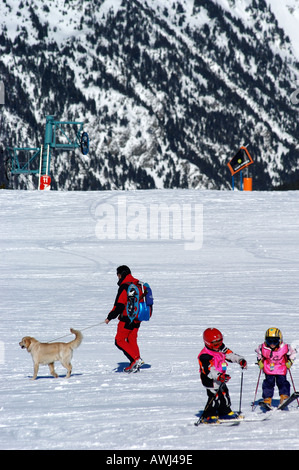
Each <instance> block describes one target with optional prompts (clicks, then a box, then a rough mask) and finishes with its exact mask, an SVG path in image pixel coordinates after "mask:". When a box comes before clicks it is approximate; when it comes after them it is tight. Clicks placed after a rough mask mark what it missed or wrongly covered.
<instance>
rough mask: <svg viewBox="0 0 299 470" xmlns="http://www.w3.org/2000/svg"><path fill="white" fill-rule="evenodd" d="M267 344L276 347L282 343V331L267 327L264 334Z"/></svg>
mask: <svg viewBox="0 0 299 470" xmlns="http://www.w3.org/2000/svg"><path fill="white" fill-rule="evenodd" d="M265 343H266V344H267V346H271V345H272V347H275V348H276V347H278V346H279V345H280V344H281V343H282V333H281V331H280V330H279V329H278V328H268V330H267V331H266V334H265Z"/></svg>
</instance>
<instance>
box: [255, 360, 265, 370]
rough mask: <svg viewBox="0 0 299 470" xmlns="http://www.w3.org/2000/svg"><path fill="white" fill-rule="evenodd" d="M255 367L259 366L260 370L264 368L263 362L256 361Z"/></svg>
mask: <svg viewBox="0 0 299 470" xmlns="http://www.w3.org/2000/svg"><path fill="white" fill-rule="evenodd" d="M257 365H258V366H259V368H260V369H263V368H264V362H263V361H262V360H261V359H260V360H259V361H257Z"/></svg>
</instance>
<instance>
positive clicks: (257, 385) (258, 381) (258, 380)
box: [251, 369, 262, 411]
mask: <svg viewBox="0 0 299 470" xmlns="http://www.w3.org/2000/svg"><path fill="white" fill-rule="evenodd" d="M261 373H262V369H260V373H259V376H258V379H257V384H256V389H255V395H254V399H253V403H252V410H251V411H253V410H254V408H255V406H254V402H255V399H256V395H257V391H258V388H259V383H260V377H261Z"/></svg>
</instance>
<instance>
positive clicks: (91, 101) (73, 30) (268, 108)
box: [0, 0, 299, 190]
mask: <svg viewBox="0 0 299 470" xmlns="http://www.w3.org/2000/svg"><path fill="white" fill-rule="evenodd" d="M0 15H1V24H0V80H2V81H3V82H4V84H5V104H4V105H0V141H1V144H0V145H1V146H2V150H4V149H5V147H6V146H7V145H11V146H40V145H41V144H42V143H43V136H44V127H45V117H46V115H54V116H55V117H56V119H57V120H76V121H78V120H79V121H81V120H83V121H84V122H85V128H86V130H87V131H88V133H89V135H90V142H91V149H90V153H89V154H88V155H87V156H82V155H81V154H80V152H79V151H76V152H71V153H66V152H64V153H62V152H60V153H58V152H56V153H55V154H53V158H52V180H53V185H52V187H53V188H54V189H56V188H57V189H83V190H87V189H113V188H121V189H130V188H178V187H181V188H186V187H188V188H209V189H216V188H217V189H225V188H229V187H230V184H231V178H230V173H229V170H228V168H227V166H226V164H227V162H228V160H229V159H230V158H232V156H233V155H234V154H235V152H236V151H237V150H238V148H239V146H240V145H245V144H246V145H247V144H248V149H249V151H250V153H251V155H252V157H253V159H254V162H255V163H254V165H252V166H251V167H250V169H251V171H252V173H253V178H254V189H271V188H273V187H277V186H279V185H281V184H288V183H291V182H294V181H296V180H298V179H299V162H298V156H299V148H298V117H299V114H298V113H299V106H298V105H295V104H293V103H292V102H291V100H290V96H291V94H292V92H293V91H294V90H296V88H298V87H299V65H298V63H299V40H298V35H297V31H298V26H299V2H298V0H286V1H285V2H281V1H280V0H238V1H235V0H174V1H172V2H169V1H168V0H151V1H146V0H130V1H127V0H90V1H82V0H68V1H67V0H49V1H48V2H47V3H44V2H42V1H41V0H30V1H28V0H4V1H3V2H1V4H0ZM4 158H5V151H4V154H3V156H2V175H1V180H2V179H3V159H4ZM36 184H37V181H36V177H28V176H26V177H24V176H23V177H14V179H13V180H11V181H10V183H9V185H10V187H13V188H17V187H22V188H24V187H27V188H31V187H36ZM6 185H8V184H6Z"/></svg>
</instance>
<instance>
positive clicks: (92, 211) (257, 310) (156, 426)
mask: <svg viewBox="0 0 299 470" xmlns="http://www.w3.org/2000/svg"><path fill="white" fill-rule="evenodd" d="M0 201H1V203H0V223H1V230H0V253H1V270H0V286H1V309H0V312H1V313H0V316H1V323H0V331H1V336H0V341H1V342H0V374H1V382H0V410H1V411H0V448H1V449H28V450H29V449H51V450H52V449H105V450H111V451H112V450H115V449H119V450H130V451H133V450H153V449H159V450H160V451H162V450H164V451H166V450H178V449H181V450H190V451H193V450H196V449H199V450H200V449H207V450H208V449H241V450H243V449H299V424H298V423H299V421H298V416H299V415H298V413H299V411H298V410H297V403H296V402H294V403H293V404H292V405H291V406H290V408H289V411H285V412H274V413H273V414H272V416H271V418H270V419H269V420H267V421H264V422H260V423H258V422H252V423H250V422H244V423H241V425H240V426H237V427H225V428H223V427H222V426H217V427H208V426H205V425H203V426H199V427H195V426H194V422H195V421H196V420H197V417H198V413H199V411H200V410H202V409H203V407H204V405H205V403H206V392H205V390H204V389H203V387H202V385H201V383H200V378H199V373H198V363H197V355H198V353H199V351H200V350H201V348H202V344H203V343H202V333H203V331H204V329H205V328H207V327H209V326H214V327H216V328H219V329H221V331H222V332H223V334H224V337H225V343H226V344H227V345H228V346H229V347H230V348H231V349H233V350H234V351H235V352H237V353H238V354H241V355H244V356H245V357H246V359H247V361H248V364H249V366H248V370H247V371H245V372H244V385H243V396H242V411H243V413H244V414H245V415H246V416H247V417H248V418H251V417H254V416H257V415H258V413H259V410H257V411H256V412H252V411H251V402H252V400H253V397H254V392H255V387H256V383H257V377H258V368H257V366H256V365H255V362H256V355H255V352H254V349H255V347H256V346H257V345H258V344H259V343H260V342H261V341H262V340H263V337H264V334H265V331H266V329H267V328H269V327H272V326H276V327H278V328H280V329H281V330H282V332H283V335H284V339H285V341H286V342H289V343H291V344H292V345H294V346H299V312H298V305H299V294H298V292H299V289H298V287H299V286H298V280H299V266H298V254H299V192H260V193H259V192H254V191H253V192H238V191H235V192H217V191H192V190H154V191H130V192H118V191H111V192H109V191H107V192H54V191H52V192H51V191H49V192H34V191H5V190H1V191H0ZM159 204H160V206H158V205H159ZM162 204H164V205H163V206H162ZM157 208H158V209H160V211H161V210H162V216H163V225H162V228H161V226H160V224H159V223H158V222H157V221H159V219H157V216H156V215H157ZM172 210H173V212H172ZM167 211H169V213H168V212H167ZM120 264H128V265H129V266H130V267H131V269H132V273H133V275H135V276H136V277H138V278H140V279H142V280H144V281H147V282H149V283H150V285H151V286H152V288H153V293H154V297H155V306H154V314H153V318H152V319H151V321H150V322H149V323H144V324H142V326H141V328H140V332H139V345H140V349H141V355H142V357H143V359H144V360H145V365H144V366H143V368H142V369H141V371H140V373H138V374H131V375H127V374H124V373H123V372H122V369H123V367H124V366H125V364H127V362H126V358H125V356H124V355H123V354H122V353H121V351H119V350H118V349H117V348H116V347H115V346H114V335H115V332H116V327H117V321H114V322H110V324H109V325H106V324H99V323H100V322H102V321H103V320H104V319H105V318H106V315H107V313H108V312H109V310H110V309H111V308H112V305H113V302H114V297H115V294H116V291H117V285H116V281H117V278H116V274H115V269H116V267H117V266H118V265H120ZM93 325H96V326H93ZM70 327H73V328H76V329H81V330H82V332H83V335H84V340H83V343H82V345H81V346H80V347H79V349H77V350H75V351H74V357H73V361H72V362H73V374H72V376H71V378H70V379H69V380H66V379H64V375H65V370H64V369H63V367H62V366H61V365H60V364H59V363H58V364H57V366H56V371H57V372H58V373H59V378H58V379H54V378H52V377H51V376H50V375H49V371H48V367H47V366H40V370H39V375H38V379H37V380H36V381H32V380H30V378H31V377H32V373H33V364H32V360H31V357H30V355H29V354H28V353H27V351H25V350H21V349H20V347H19V345H18V343H19V341H20V340H21V338H22V337H23V336H25V335H30V336H34V337H35V338H37V339H39V340H40V341H50V340H53V339H55V338H58V337H61V336H66V337H65V338H64V339H62V341H70V340H71V339H72V338H73V337H72V335H69V328H70ZM67 335H69V336H67ZM298 364H299V363H298ZM298 364H296V363H295V364H294V366H293V368H292V376H293V378H294V382H295V384H297V388H299V372H298V370H299V366H298ZM228 373H229V374H230V375H231V376H232V379H231V381H230V382H229V383H228V386H229V389H230V393H231V398H232V403H233V408H234V409H236V410H237V409H238V408H239V392H240V380H241V371H240V368H239V366H238V365H236V364H231V365H229V368H228ZM275 393H276V394H275V397H274V402H277V401H278V393H277V390H276V392H275ZM260 397H261V384H260V388H259V392H258V398H260Z"/></svg>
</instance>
